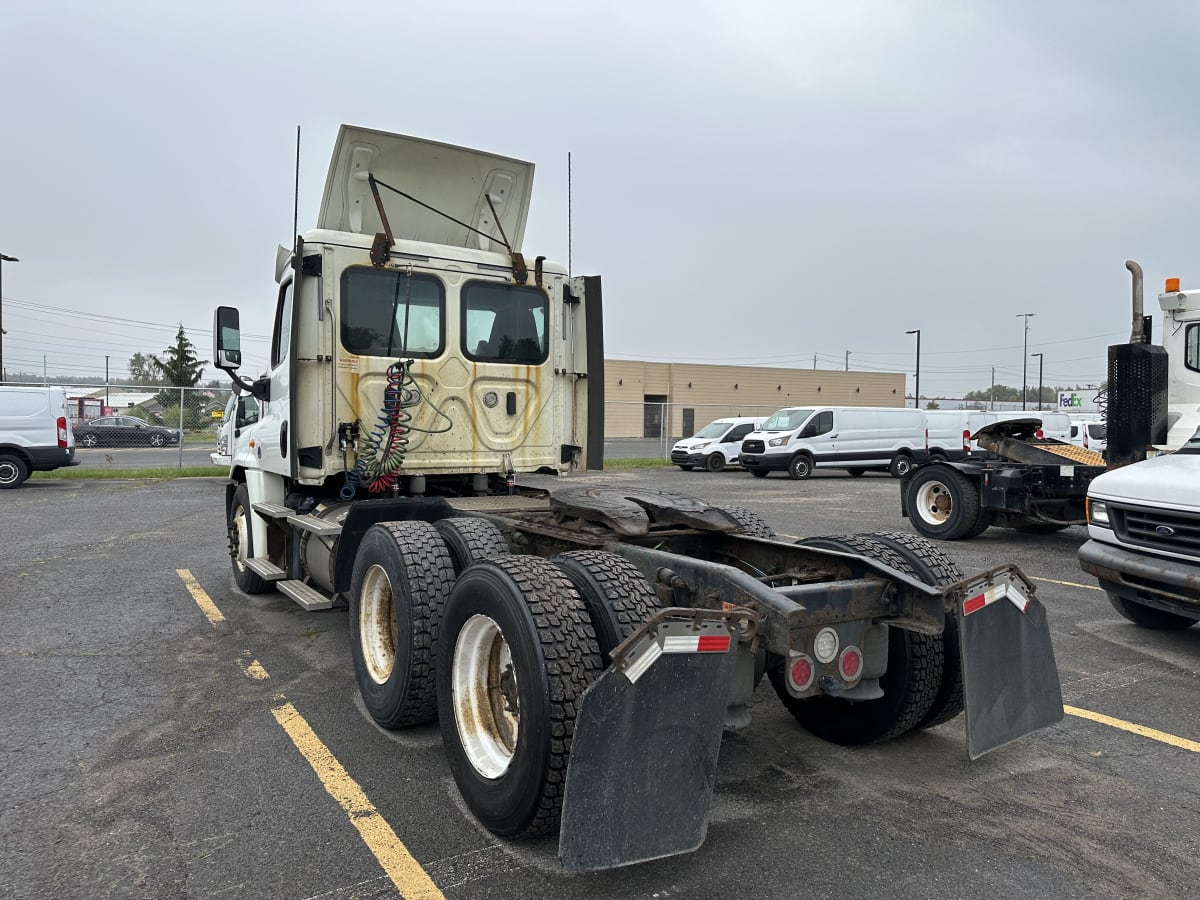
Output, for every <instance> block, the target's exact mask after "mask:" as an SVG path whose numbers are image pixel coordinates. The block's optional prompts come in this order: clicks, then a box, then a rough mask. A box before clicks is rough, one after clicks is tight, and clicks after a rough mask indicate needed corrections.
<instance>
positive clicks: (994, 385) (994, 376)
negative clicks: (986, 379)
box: [988, 366, 996, 409]
mask: <svg viewBox="0 0 1200 900" xmlns="http://www.w3.org/2000/svg"><path fill="white" fill-rule="evenodd" d="M988 398H989V399H990V400H991V401H992V409H995V408H996V367H995V366H992V390H991V392H990V393H989V394H988Z"/></svg>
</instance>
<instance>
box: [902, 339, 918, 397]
mask: <svg viewBox="0 0 1200 900" xmlns="http://www.w3.org/2000/svg"><path fill="white" fill-rule="evenodd" d="M904 333H905V334H915V335H916V336H917V386H916V389H915V392H914V393H913V407H915V408H916V409H920V408H921V329H920V328H914V329H913V330H912V331H906V332H904Z"/></svg>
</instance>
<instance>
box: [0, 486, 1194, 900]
mask: <svg viewBox="0 0 1200 900" xmlns="http://www.w3.org/2000/svg"><path fill="white" fill-rule="evenodd" d="M563 480H579V481H587V482H597V483H598V482H608V483H616V484H627V485H631V486H632V485H637V486H642V487H653V488H663V489H670V490H676V491H680V492H683V493H690V494H693V495H696V496H701V497H705V498H707V499H709V500H712V501H713V502H716V503H722V504H728V503H738V504H741V505H744V506H747V507H750V508H752V509H755V510H757V511H758V512H760V513H761V514H762V515H763V516H764V517H765V518H766V519H767V521H768V522H769V523H770V524H771V525H772V526H773V527H774V528H775V529H776V531H778V532H779V533H781V534H787V535H792V536H797V537H800V536H812V535H818V534H834V533H846V532H864V531H905V532H909V533H912V529H911V527H910V526H909V525H908V524H907V522H906V521H905V520H903V519H902V518H900V516H899V483H898V482H896V481H894V480H892V479H891V478H888V477H886V476H878V475H872V474H868V475H867V476H864V477H862V478H858V479H851V478H848V477H844V476H842V474H841V473H831V474H826V473H823V472H818V473H817V475H816V476H815V477H813V478H811V479H809V480H806V481H799V482H796V481H789V480H787V479H786V478H782V477H778V476H772V477H770V478H766V479H755V478H752V477H750V476H749V475H748V474H746V473H742V472H737V471H730V472H724V473H719V474H708V473H705V472H687V473H685V472H682V471H679V470H677V469H649V470H629V471H616V472H609V473H604V474H600V473H594V474H580V475H575V476H571V477H570V478H569V479H563ZM527 481H528V483H531V484H532V483H537V484H539V485H542V486H552V485H553V484H554V479H550V478H541V479H527ZM223 498H224V487H223V483H222V481H221V480H220V479H186V480H179V481H174V482H157V483H150V484H141V483H136V482H121V481H103V482H102V481H66V480H63V481H56V480H39V481H32V482H29V483H28V484H27V485H25V486H24V487H23V488H22V489H20V490H17V491H7V492H4V493H3V496H0V532H2V533H3V544H4V547H5V552H4V554H3V555H2V556H0V629H2V633H3V635H4V641H3V645H2V646H0V678H3V682H4V685H5V701H4V703H3V704H2V705H0V753H2V754H3V762H4V765H3V769H2V770H0V797H2V798H3V802H2V803H0V847H2V848H3V849H0V873H3V874H2V875H0V895H2V896H6V897H226V896H233V897H243V896H246V897H281V898H284V897H286V898H302V897H303V898H308V897H314V898H315V897H322V898H324V897H330V898H343V897H344V898H350V897H361V898H371V897H394V896H398V895H403V896H408V897H418V896H424V897H437V896H445V897H463V898H467V897H471V898H475V897H480V898H482V897H487V898H489V900H501V898H527V897H563V898H607V897H645V898H667V897H700V898H706V897H722V898H728V897H755V898H762V900H768V898H792V897H796V896H810V897H841V896H846V897H858V898H876V897H878V898H884V897H889V898H895V897H911V898H925V897H989V896H1004V897H1030V898H1032V897H1038V898H1044V897H1048V896H1050V897H1079V898H1083V897H1089V898H1091V897H1162V898H1167V897H1171V898H1176V897H1187V896H1197V895H1200V862H1198V859H1200V743H1198V742H1200V702H1198V691H1197V671H1198V669H1200V628H1194V629H1190V630H1188V631H1184V632H1166V633H1163V632H1151V631H1146V630H1143V629H1139V628H1137V627H1136V626H1134V625H1132V624H1129V623H1127V622H1126V621H1125V620H1123V619H1121V618H1120V617H1119V616H1118V615H1117V614H1116V612H1115V611H1113V610H1112V608H1111V607H1110V606H1109V605H1108V603H1107V602H1106V601H1105V599H1104V595H1103V594H1102V593H1100V592H1099V591H1098V590H1096V589H1095V587H1094V585H1093V584H1091V583H1089V582H1090V579H1089V578H1088V577H1086V576H1085V575H1084V574H1083V573H1082V572H1081V571H1080V570H1079V569H1078V566H1077V565H1076V563H1075V551H1076V549H1077V548H1078V546H1079V544H1080V543H1082V541H1083V540H1084V539H1085V534H1084V531H1083V529H1081V528H1071V529H1068V530H1066V531H1064V532H1061V533H1058V534H1054V535H1050V536H1041V537H1030V536H1023V535H1017V534H1015V533H1014V532H1011V531H1007V530H1002V529H991V530H989V531H988V532H986V533H985V534H984V535H983V536H981V537H980V538H977V539H975V540H973V541H970V542H965V543H956V544H948V545H942V546H943V548H944V549H945V550H946V551H947V552H948V553H949V554H950V555H951V556H952V557H953V558H954V559H955V561H957V562H958V564H959V565H960V566H961V567H962V568H963V569H964V570H965V571H970V570H978V569H983V568H987V567H990V566H992V565H996V564H999V563H1002V562H1015V563H1017V564H1019V565H1020V566H1021V567H1022V569H1023V570H1024V572H1025V573H1026V574H1027V575H1028V576H1030V577H1031V578H1032V579H1033V580H1034V583H1035V584H1036V585H1037V586H1038V597H1039V599H1040V600H1041V601H1042V602H1043V603H1044V604H1045V606H1046V607H1047V610H1048V615H1049V619H1050V623H1051V629H1052V635H1053V641H1054V647H1055V653H1056V657H1057V662H1058V667H1059V671H1060V675H1061V679H1062V683H1063V693H1064V700H1065V702H1066V704H1067V705H1068V707H1069V710H1070V714H1069V715H1067V716H1066V717H1065V718H1064V719H1063V721H1062V722H1061V723H1059V724H1057V725H1055V726H1053V727H1051V728H1049V729H1046V730H1044V731H1042V732H1039V733H1038V734H1035V735H1033V736H1030V737H1028V738H1026V739H1024V740H1021V741H1018V742H1016V743H1014V744H1011V745H1009V746H1007V747H1004V748H1002V749H1000V750H998V751H996V752H994V753H992V754H990V755H988V756H986V757H984V758H982V759H979V760H976V761H974V762H969V761H968V760H967V758H966V747H965V738H964V735H963V728H962V720H961V718H960V719H957V720H954V721H952V722H950V723H948V724H946V725H943V726H941V727H938V728H935V729H932V730H929V731H924V732H916V733H912V734H910V735H907V736H905V737H903V738H901V739H899V740H896V741H892V742H889V743H885V744H880V745H875V746H870V747H865V748H854V749H851V748H842V747H838V746H834V745H831V744H827V743H824V742H822V741H820V740H818V739H816V738H814V737H812V736H810V735H808V734H806V733H805V732H804V731H802V730H801V729H800V728H799V727H798V726H797V725H796V724H795V722H794V721H793V720H792V718H791V717H790V716H789V715H788V714H787V713H786V711H785V710H784V709H783V707H782V706H781V704H780V703H779V702H778V701H777V700H776V698H775V696H774V693H773V691H772V690H771V688H770V686H769V684H767V683H766V682H765V681H764V683H763V685H762V687H761V688H760V690H759V692H758V694H757V695H756V698H755V703H754V704H753V707H752V712H753V715H754V721H753V723H752V724H751V726H750V727H749V728H748V729H747V730H746V731H744V732H742V733H739V734H737V735H735V736H730V737H727V738H726V740H725V741H724V743H723V745H722V749H721V761H720V766H719V770H718V778H717V784H716V787H715V791H714V798H713V808H712V811H711V815H710V825H709V829H708V837H707V840H706V842H705V844H704V846H703V847H701V848H700V850H698V851H697V852H695V853H693V854H690V855H687V856H681V857H675V858H671V859H665V860H659V861H655V862H650V863H644V864H641V865H637V866H632V867H629V868H625V869H619V870H615V871H610V872H602V873H597V874H590V875H567V874H566V873H564V872H563V871H562V870H561V868H560V867H559V865H558V862H557V859H556V855H555V854H556V846H555V842H554V841H553V840H548V839H547V840H539V841H532V842H530V841H517V842H512V841H505V840H501V839H498V838H496V837H494V836H492V835H491V834H490V833H488V832H487V831H485V830H484V829H483V828H481V827H480V826H479V825H478V824H477V823H476V822H475V820H474V819H473V818H472V817H471V815H470V814H469V813H468V812H467V810H466V809H465V807H464V806H463V804H462V802H461V800H460V799H459V797H458V793H457V790H456V788H455V785H454V782H453V779H452V778H451V775H450V772H449V769H448V767H447V764H446V760H445V757H444V755H443V753H442V751H441V739H440V736H439V733H438V730H437V726H436V725H433V726H428V727H422V728H417V729H411V730H407V731H396V732H387V731H384V730H382V729H380V728H378V727H376V726H375V725H374V724H373V723H372V722H371V720H370V718H369V717H368V716H367V715H366V713H365V711H364V710H363V708H362V706H361V704H360V703H359V701H358V697H357V693H358V692H357V688H356V686H355V681H354V675H353V670H352V666H351V662H350V656H349V652H348V649H347V635H346V621H345V612H344V611H343V610H338V609H334V610H329V611H325V612H319V613H306V612H304V611H303V610H301V609H300V608H299V607H298V606H296V605H294V604H293V603H292V602H291V601H290V600H288V599H287V598H285V597H283V596H282V595H280V594H276V593H268V594H263V595H258V596H254V597H248V596H245V595H243V594H241V593H239V592H238V591H237V590H236V588H235V587H234V585H233V581H232V578H231V576H230V573H229V560H228V554H227V549H226V537H225V530H224V523H223Z"/></svg>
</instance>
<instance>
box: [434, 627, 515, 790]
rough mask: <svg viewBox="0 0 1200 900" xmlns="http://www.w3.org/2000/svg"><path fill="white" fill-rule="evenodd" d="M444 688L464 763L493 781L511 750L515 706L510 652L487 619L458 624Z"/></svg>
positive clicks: (505, 766)
mask: <svg viewBox="0 0 1200 900" xmlns="http://www.w3.org/2000/svg"><path fill="white" fill-rule="evenodd" d="M450 688H451V692H452V697H451V702H452V703H453V705H454V721H455V725H456V726H457V728H458V736H459V739H460V740H461V741H462V746H463V751H464V752H465V753H466V756H467V760H468V761H469V762H470V763H471V765H472V766H473V767H474V768H475V771H476V772H478V773H479V774H480V775H482V776H483V777H484V778H499V777H500V776H501V775H503V774H504V773H505V772H506V771H507V770H508V767H509V766H510V765H511V764H512V760H513V754H514V753H515V752H516V748H517V739H518V735H519V732H520V724H521V708H520V700H519V693H518V688H517V674H516V670H515V668H514V667H513V661H512V650H511V648H510V647H509V645H508V641H507V640H505V638H504V633H503V632H502V631H501V630H500V626H499V625H497V624H496V623H495V621H493V620H492V619H490V618H488V617H487V616H481V615H474V616H471V618H469V619H467V621H466V622H464V623H463V627H462V630H461V631H459V633H458V640H457V641H456V642H455V644H454V660H453V664H452V666H451V670H450Z"/></svg>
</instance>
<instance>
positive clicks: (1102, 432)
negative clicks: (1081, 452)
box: [1067, 420, 1108, 453]
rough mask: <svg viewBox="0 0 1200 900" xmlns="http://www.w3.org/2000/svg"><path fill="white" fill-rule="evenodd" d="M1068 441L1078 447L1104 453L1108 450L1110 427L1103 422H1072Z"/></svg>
mask: <svg viewBox="0 0 1200 900" xmlns="http://www.w3.org/2000/svg"><path fill="white" fill-rule="evenodd" d="M1067 440H1068V441H1070V442H1071V443H1072V444H1074V445H1075V446H1076V447H1083V448H1085V449H1087V450H1095V451H1096V452H1097V453H1103V452H1104V451H1105V450H1106V449H1107V448H1108V426H1106V425H1105V424H1104V423H1103V422H1088V421H1084V420H1075V421H1073V422H1071V434H1070V436H1069V437H1068V438H1067Z"/></svg>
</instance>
